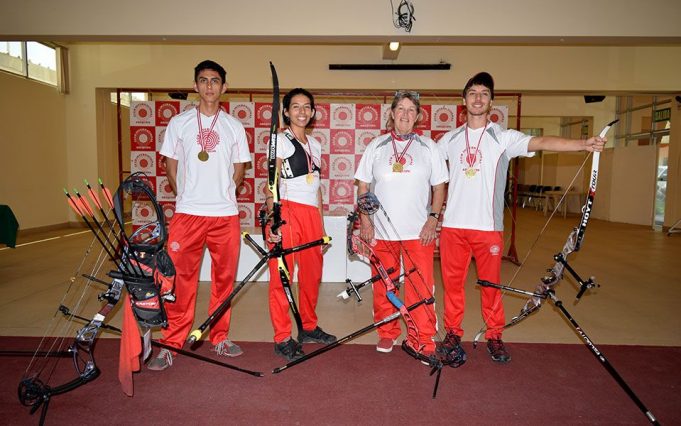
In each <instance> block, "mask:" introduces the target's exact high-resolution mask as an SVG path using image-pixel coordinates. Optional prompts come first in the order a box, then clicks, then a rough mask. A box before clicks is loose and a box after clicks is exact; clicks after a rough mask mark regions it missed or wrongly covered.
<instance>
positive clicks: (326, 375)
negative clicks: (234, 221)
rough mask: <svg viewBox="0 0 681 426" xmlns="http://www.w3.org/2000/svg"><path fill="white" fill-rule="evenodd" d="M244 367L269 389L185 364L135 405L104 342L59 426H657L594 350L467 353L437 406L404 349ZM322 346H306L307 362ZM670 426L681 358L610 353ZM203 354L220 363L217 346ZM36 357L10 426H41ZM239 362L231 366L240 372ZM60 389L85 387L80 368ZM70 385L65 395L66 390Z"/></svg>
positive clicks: (157, 378) (15, 341) (448, 375)
mask: <svg viewBox="0 0 681 426" xmlns="http://www.w3.org/2000/svg"><path fill="white" fill-rule="evenodd" d="M37 341H38V340H37V339H35V338H15V337H3V338H2V340H1V343H0V351H9V350H26V349H35V347H36V346H37ZM241 345H242V347H243V349H244V351H245V354H244V355H243V356H241V357H239V358H237V359H235V360H231V361H232V362H233V363H234V364H236V365H238V366H240V367H244V368H248V369H252V370H257V371H262V372H264V373H265V377H263V378H257V377H253V376H249V375H246V374H243V373H238V372H235V371H232V370H227V369H224V368H221V367H218V366H215V365H209V364H206V363H201V362H200V361H197V360H194V359H190V358H186V357H177V358H176V359H175V362H174V364H173V366H172V367H171V368H170V369H168V370H166V371H164V372H160V373H157V372H151V371H149V370H146V369H144V370H143V371H142V372H141V373H139V374H136V375H135V396H134V397H132V398H130V397H126V396H125V395H124V394H123V392H122V391H121V387H120V384H119V382H118V379H117V368H118V340H115V339H102V340H100V341H99V343H98V345H97V348H96V353H95V359H96V361H97V365H98V366H99V368H100V369H101V370H102V375H101V376H100V377H99V378H98V379H96V380H95V381H93V382H91V383H89V384H87V385H85V386H82V387H80V388H78V389H76V390H74V391H72V392H70V393H67V394H63V395H58V396H56V397H54V399H53V400H52V402H51V403H50V409H49V412H48V414H47V421H46V424H47V425H65V424H74V423H75V424H126V425H129V424H169V425H174V424H178V425H179V424H251V425H255V424H301V425H320V424H348V425H349V424H353V425H355V424H389V423H390V424H399V423H415V424H463V425H478V424H479V425H491V424H502V425H545V424H571V425H573V424H602V425H612V424H627V425H645V424H647V420H646V418H645V417H644V415H643V414H642V413H641V411H639V409H638V408H637V406H636V405H635V404H634V403H633V402H632V401H631V400H630V399H629V397H628V396H627V395H626V394H625V393H624V391H623V390H622V389H621V388H620V387H619V386H618V385H617V383H616V382H615V381H614V379H613V378H612V377H611V376H610V374H608V372H607V371H606V370H605V369H604V368H603V367H602V366H601V364H600V363H599V362H598V361H597V360H596V359H595V358H594V356H593V355H592V354H591V353H590V352H589V351H588V349H587V348H586V347H585V346H583V345H553V344H510V345H509V350H510V352H511V355H512V356H513V360H512V361H511V363H509V364H507V365H498V364H494V363H492V361H491V360H490V359H489V357H488V355H487V352H486V349H485V347H484V345H481V346H479V347H478V349H475V350H474V349H473V348H472V347H471V344H470V342H464V348H465V349H466V351H467V352H468V362H467V363H466V364H465V365H463V366H462V367H461V368H458V369H452V368H449V367H448V368H446V369H445V370H444V371H443V373H442V378H441V381H440V388H439V391H438V396H437V399H434V400H433V399H431V393H432V391H433V385H434V377H431V376H429V375H428V372H429V370H428V368H427V367H426V366H424V365H422V364H420V363H419V362H418V361H416V360H414V359H413V358H410V357H409V356H408V355H406V354H405V353H404V352H403V351H402V350H401V349H399V348H398V347H396V348H395V350H394V351H393V352H392V353H390V354H379V353H377V352H376V351H375V350H374V348H373V346H365V345H345V346H342V347H340V348H337V349H334V350H332V351H330V352H328V353H325V354H322V355H320V356H318V357H316V358H314V359H312V360H310V361H307V362H305V363H302V364H300V365H297V366H295V367H293V368H291V369H289V370H286V371H284V372H282V373H279V374H276V375H273V374H271V371H272V368H274V367H277V366H281V365H283V364H284V363H283V362H280V361H279V358H278V357H276V356H275V355H274V353H273V347H272V344H271V343H241ZM313 347H317V346H316V345H306V349H307V351H308V352H309V351H311V348H313ZM599 349H601V351H602V352H603V353H604V354H605V356H606V357H607V358H608V360H609V361H610V363H611V364H612V365H613V367H615V369H616V370H617V371H618V372H619V373H620V375H621V376H622V377H623V378H624V380H625V381H626V382H627V383H628V385H629V386H630V387H631V388H632V389H633V390H634V392H635V393H636V394H637V395H638V397H639V398H640V399H641V400H642V401H643V403H644V404H646V406H647V407H648V408H649V409H650V410H651V411H652V412H653V413H654V415H655V416H656V417H657V419H658V420H659V421H660V423H661V424H681V408H679V406H680V405H681V396H680V392H679V390H680V389H681V372H679V360H680V359H681V348H670V347H639V346H605V345H603V346H599ZM198 352H199V353H201V354H203V355H207V356H214V354H210V355H209V352H208V350H207V346H206V345H203V347H201V348H199V349H198ZM29 360H30V358H29V357H10V356H4V357H2V359H1V361H2V362H0V372H1V374H2V378H3V381H2V384H1V385H0V415H2V419H3V423H4V424H7V425H14V424H37V423H38V418H39V417H38V415H39V413H36V415H33V416H30V415H29V414H28V409H27V408H26V407H23V406H22V405H21V404H20V403H19V402H18V399H17V390H16V389H17V384H18V382H19V381H20V379H21V376H22V374H23V372H24V370H25V369H26V366H27V365H28V363H29ZM228 361H229V360H228ZM58 369H59V374H57V375H58V376H59V377H57V381H58V380H62V383H63V381H65V380H67V379H69V378H73V377H74V374H75V373H74V371H73V367H72V366H71V364H70V360H68V359H63V360H62V361H61V362H60V364H59V368H58ZM57 384H58V383H57Z"/></svg>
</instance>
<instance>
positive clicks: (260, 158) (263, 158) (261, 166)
mask: <svg viewBox="0 0 681 426" xmlns="http://www.w3.org/2000/svg"><path fill="white" fill-rule="evenodd" d="M255 177H267V154H262V153H259V152H258V153H256V154H255Z"/></svg>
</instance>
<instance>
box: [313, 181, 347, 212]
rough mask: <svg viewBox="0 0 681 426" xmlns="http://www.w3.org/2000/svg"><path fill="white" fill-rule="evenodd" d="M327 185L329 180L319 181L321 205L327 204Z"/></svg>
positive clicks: (329, 183)
mask: <svg viewBox="0 0 681 426" xmlns="http://www.w3.org/2000/svg"><path fill="white" fill-rule="evenodd" d="M329 185H331V181H328V180H323V181H321V182H319V188H321V190H322V205H327V206H328V204H329ZM353 201H354V200H353Z"/></svg>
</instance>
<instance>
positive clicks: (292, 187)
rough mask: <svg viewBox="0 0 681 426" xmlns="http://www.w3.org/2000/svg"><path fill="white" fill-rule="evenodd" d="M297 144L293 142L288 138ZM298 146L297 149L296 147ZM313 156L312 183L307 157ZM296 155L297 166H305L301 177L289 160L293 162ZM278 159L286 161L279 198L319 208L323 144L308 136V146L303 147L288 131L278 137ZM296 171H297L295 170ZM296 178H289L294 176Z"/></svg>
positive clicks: (282, 171)
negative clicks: (309, 177)
mask: <svg viewBox="0 0 681 426" xmlns="http://www.w3.org/2000/svg"><path fill="white" fill-rule="evenodd" d="M287 135H288V136H291V137H292V138H293V139H294V140H295V142H291V140H290V139H289V138H288V136H287ZM294 144H295V145H298V147H297V149H296V146H295V145H294ZM296 152H297V154H296ZM306 153H307V155H310V154H311V155H312V163H313V164H312V167H313V169H314V170H313V172H312V182H311V183H308V182H307V173H308V168H307V166H308V164H307V161H308V158H307V156H306V155H305V154H306ZM294 154H295V155H296V157H297V158H296V165H297V166H300V165H301V164H302V165H304V173H305V174H303V175H300V174H299V173H300V170H298V167H295V166H294V165H293V164H292V163H290V162H289V160H293V155H294ZM277 158H281V159H282V160H284V161H283V162H282V164H281V175H280V176H279V191H280V193H279V196H280V198H281V199H282V200H289V201H293V202H296V203H301V204H306V205H309V206H314V207H319V195H318V194H319V185H320V181H319V173H320V170H321V168H322V144H320V143H319V141H318V140H316V139H315V138H313V137H312V136H307V144H306V145H303V144H301V143H300V142H298V141H297V140H296V137H295V135H293V133H291V132H290V131H289V130H288V129H287V130H286V131H285V132H284V133H279V134H278V135H277ZM294 169H296V170H294ZM294 175H295V177H288V176H294Z"/></svg>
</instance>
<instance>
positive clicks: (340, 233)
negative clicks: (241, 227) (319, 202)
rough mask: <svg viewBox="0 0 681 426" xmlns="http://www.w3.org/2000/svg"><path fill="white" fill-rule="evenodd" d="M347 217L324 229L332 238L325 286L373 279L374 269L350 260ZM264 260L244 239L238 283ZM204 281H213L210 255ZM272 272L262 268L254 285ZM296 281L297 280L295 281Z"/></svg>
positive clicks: (330, 220)
mask: <svg viewBox="0 0 681 426" xmlns="http://www.w3.org/2000/svg"><path fill="white" fill-rule="evenodd" d="M346 220H347V219H346V217H345V216H325V217H324V228H325V229H326V233H327V234H328V235H329V236H330V237H331V244H329V245H328V246H327V247H326V248H324V270H323V273H322V281H323V282H328V283H332V282H345V279H346V278H350V279H351V280H353V281H363V280H366V279H367V278H369V276H370V274H371V269H370V267H369V265H367V264H366V263H364V262H362V261H359V260H355V258H354V257H353V260H349V259H348V255H347V251H346V245H347V243H346V235H345V234H346ZM252 231H253V233H252V234H250V235H251V237H253V239H254V240H255V241H256V242H257V243H258V244H260V245H261V247H262V246H263V240H262V234H261V233H260V230H259V229H253V230H252ZM259 260H260V254H259V253H258V252H257V251H256V250H255V249H254V248H253V247H251V246H250V244H249V243H247V242H246V241H245V240H244V239H242V240H241V254H240V256H239V266H238V269H237V274H236V277H237V281H241V280H243V279H244V277H245V276H246V275H247V274H248V273H249V272H250V271H251V270H252V269H253V268H254V267H255V265H256V264H257V263H258V261H259ZM199 279H200V280H201V281H210V255H209V254H208V251H207V250H206V252H205V253H204V255H203V261H202V263H201V272H200V274H199ZM269 279H270V277H269V271H268V270H267V265H264V266H263V267H262V268H260V271H258V272H257V273H256V274H255V275H254V277H253V279H252V281H264V282H267V281H269ZM294 281H295V277H294Z"/></svg>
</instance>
